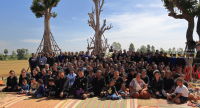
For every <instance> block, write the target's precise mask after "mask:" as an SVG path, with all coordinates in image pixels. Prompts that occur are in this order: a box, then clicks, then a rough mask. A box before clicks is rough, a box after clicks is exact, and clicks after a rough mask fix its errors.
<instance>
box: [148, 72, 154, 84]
mask: <svg viewBox="0 0 200 108" xmlns="http://www.w3.org/2000/svg"><path fill="white" fill-rule="evenodd" d="M147 76H148V77H149V81H150V82H151V80H152V78H153V77H154V75H153V70H150V71H149V70H147Z"/></svg>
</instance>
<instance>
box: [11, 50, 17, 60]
mask: <svg viewBox="0 0 200 108" xmlns="http://www.w3.org/2000/svg"><path fill="white" fill-rule="evenodd" d="M16 58H17V54H16V52H15V51H14V50H13V51H12V55H11V59H16Z"/></svg>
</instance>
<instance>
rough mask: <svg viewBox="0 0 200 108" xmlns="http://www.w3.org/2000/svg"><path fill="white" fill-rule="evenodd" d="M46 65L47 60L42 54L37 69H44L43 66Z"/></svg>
mask: <svg viewBox="0 0 200 108" xmlns="http://www.w3.org/2000/svg"><path fill="white" fill-rule="evenodd" d="M46 63H47V58H46V57H45V56H44V53H42V55H41V58H39V67H40V70H42V69H43V68H45V64H46Z"/></svg>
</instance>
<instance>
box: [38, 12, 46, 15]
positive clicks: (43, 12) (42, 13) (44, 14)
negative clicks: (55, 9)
mask: <svg viewBox="0 0 200 108" xmlns="http://www.w3.org/2000/svg"><path fill="white" fill-rule="evenodd" d="M37 13H40V14H42V15H45V13H44V12H42V11H37Z"/></svg>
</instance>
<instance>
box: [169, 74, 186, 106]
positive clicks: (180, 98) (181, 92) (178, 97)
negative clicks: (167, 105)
mask: <svg viewBox="0 0 200 108" xmlns="http://www.w3.org/2000/svg"><path fill="white" fill-rule="evenodd" d="M176 83H177V85H178V86H177V87H176V90H175V91H174V93H172V94H168V96H167V99H169V100H172V101H173V102H175V103H178V104H183V103H186V102H187V101H188V89H187V87H186V86H185V85H183V80H182V78H177V79H176Z"/></svg>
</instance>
